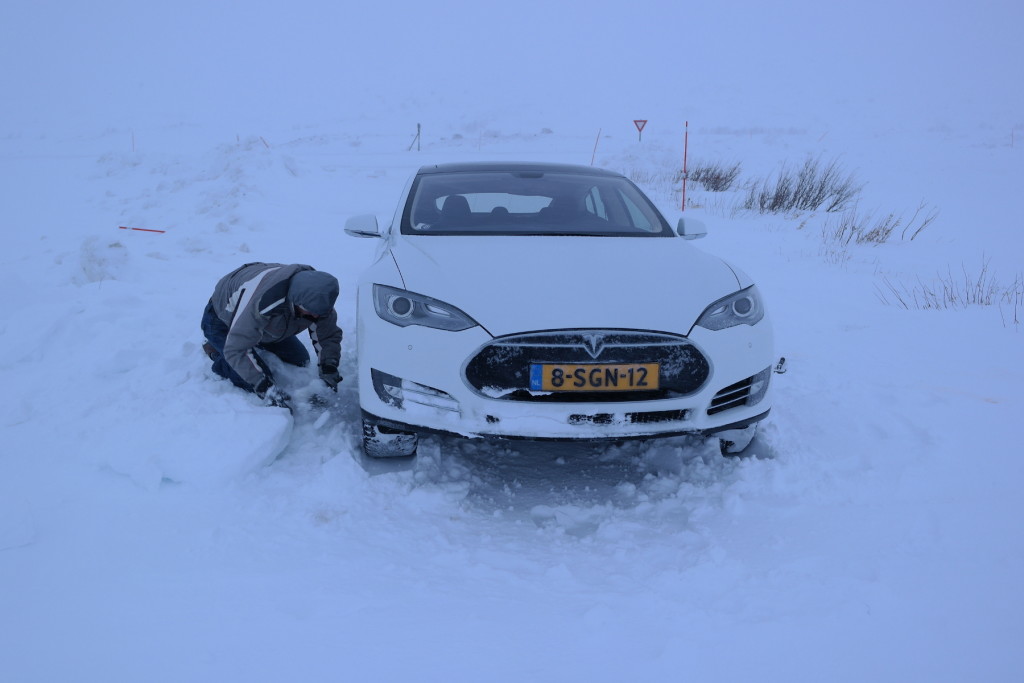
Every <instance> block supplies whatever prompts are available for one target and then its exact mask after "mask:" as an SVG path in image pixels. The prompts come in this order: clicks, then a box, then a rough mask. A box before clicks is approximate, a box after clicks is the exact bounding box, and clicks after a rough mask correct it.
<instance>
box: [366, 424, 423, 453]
mask: <svg viewBox="0 0 1024 683" xmlns="http://www.w3.org/2000/svg"><path fill="white" fill-rule="evenodd" d="M418 444H419V436H417V435H416V434H414V433H412V432H403V431H399V430H397V429H391V428H390V427H385V426H383V425H377V424H373V423H372V422H367V421H366V420H363V452H364V453H366V455H367V456H368V457H371V458H410V457H412V456H414V455H416V446H417V445H418Z"/></svg>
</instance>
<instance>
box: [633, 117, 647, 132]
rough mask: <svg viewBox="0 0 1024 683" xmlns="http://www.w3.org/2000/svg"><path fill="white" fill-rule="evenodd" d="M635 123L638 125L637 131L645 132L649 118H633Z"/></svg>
mask: <svg viewBox="0 0 1024 683" xmlns="http://www.w3.org/2000/svg"><path fill="white" fill-rule="evenodd" d="M633 123H634V124H635V125H636V130H637V132H639V133H643V132H644V126H646V125H647V119H633Z"/></svg>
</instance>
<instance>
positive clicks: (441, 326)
mask: <svg viewBox="0 0 1024 683" xmlns="http://www.w3.org/2000/svg"><path fill="white" fill-rule="evenodd" d="M373 307H374V308H375V309H376V310H377V315H379V316H380V317H381V318H382V319H384V320H387V321H388V322H389V323H392V324H394V325H398V326H399V327H408V326H409V325H422V326H424V327H433V328H435V329H438V330H448V331H450V332H458V331H460V330H468V329H469V328H471V327H476V326H477V324H478V323H477V322H476V321H475V320H473V319H472V318H470V317H469V316H468V315H466V314H465V313H463V312H462V311H460V310H459V309H457V308H455V307H454V306H452V305H451V304H446V303H444V302H443V301H438V300H437V299H433V298H431V297H429V296H424V295H423V294H416V293H414V292H407V291H406V290H404V289H398V288H396V287H388V286H387V285H374V286H373Z"/></svg>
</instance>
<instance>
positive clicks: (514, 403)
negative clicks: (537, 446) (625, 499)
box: [358, 305, 773, 440]
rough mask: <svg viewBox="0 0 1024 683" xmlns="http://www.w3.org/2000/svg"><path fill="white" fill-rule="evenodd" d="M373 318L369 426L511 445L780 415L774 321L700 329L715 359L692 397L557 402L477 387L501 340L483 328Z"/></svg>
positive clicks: (361, 338)
mask: <svg viewBox="0 0 1024 683" xmlns="http://www.w3.org/2000/svg"><path fill="white" fill-rule="evenodd" d="M367 310H368V311H369V313H368V314H367V315H361V316H360V318H359V321H358V344H359V397H360V405H361V408H362V410H363V415H364V419H366V420H368V421H370V422H372V423H375V424H381V425H384V426H386V427H390V428H393V429H400V430H405V431H422V432H435V433H446V434H458V435H462V436H468V437H492V438H504V439H557V440H577V439H579V440H598V439H616V440H621V439H631V438H651V437H661V436H673V435H680V434H702V435H708V434H714V433H716V432H719V431H723V430H730V429H739V428H742V427H745V426H747V425H750V424H752V423H754V422H757V421H759V420H761V419H763V418H764V417H765V416H767V414H768V412H769V410H770V407H771V388H770V377H771V367H772V361H773V348H772V333H771V326H770V324H769V322H768V320H767V319H765V320H762V321H761V322H760V323H758V324H757V325H754V326H747V325H740V326H737V327H733V328H729V329H726V330H720V331H717V332H711V331H708V330H704V329H702V328H696V329H695V330H694V331H693V332H692V333H691V334H690V335H689V337H688V339H689V340H690V341H691V342H692V343H693V344H694V345H695V346H696V347H697V348H699V349H700V350H701V351H702V353H703V354H704V356H705V357H706V358H707V359H708V361H709V363H710V372H709V374H708V378H707V380H706V381H705V382H704V383H703V385H702V386H701V387H700V388H699V390H697V391H695V392H693V393H691V394H689V395H686V396H680V397H672V398H663V399H659V400H629V401H615V400H601V401H573V402H549V401H520V400H508V399H507V398H500V397H491V396H485V395H482V394H481V392H479V391H477V390H475V389H474V388H473V387H472V386H470V384H469V383H468V382H467V381H466V379H465V367H466V365H467V363H468V361H469V359H470V358H471V357H472V356H473V354H475V353H476V352H477V351H479V350H480V348H481V347H482V346H484V345H485V344H487V343H489V342H491V341H492V337H491V336H490V335H488V334H487V333H486V332H485V331H484V330H483V329H482V328H479V327H475V328H472V329H469V330H464V331H462V332H448V331H443V330H435V329H430V328H426V327H421V326H410V327H405V328H399V327H397V326H395V325H391V324H390V323H387V322H385V321H383V320H381V319H380V318H379V317H377V316H376V315H375V314H374V313H373V308H372V305H371V306H370V307H369V308H368V309H367V308H362V311H367ZM744 392H745V393H744ZM606 398H607V397H606Z"/></svg>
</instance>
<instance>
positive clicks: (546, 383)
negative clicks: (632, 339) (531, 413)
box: [530, 363, 658, 391]
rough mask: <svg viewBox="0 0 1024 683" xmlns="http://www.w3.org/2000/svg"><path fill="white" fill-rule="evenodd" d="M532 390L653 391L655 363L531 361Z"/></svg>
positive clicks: (656, 379)
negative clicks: (532, 362)
mask: <svg viewBox="0 0 1024 683" xmlns="http://www.w3.org/2000/svg"><path fill="white" fill-rule="evenodd" d="M530 389H531V390H532V391H654V390H656V389H658V364H657V363H586V364H571V363H559V364H553V363H534V364H532V365H531V366H530Z"/></svg>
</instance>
